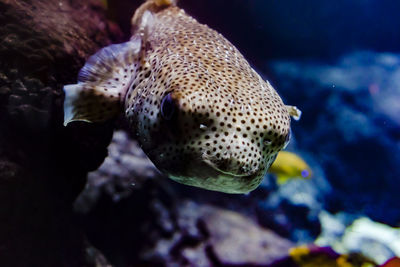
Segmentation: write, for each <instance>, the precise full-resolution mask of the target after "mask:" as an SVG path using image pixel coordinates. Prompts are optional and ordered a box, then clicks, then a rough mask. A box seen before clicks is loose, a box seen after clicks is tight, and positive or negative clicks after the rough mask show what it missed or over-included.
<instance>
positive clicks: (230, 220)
mask: <svg viewBox="0 0 400 267" xmlns="http://www.w3.org/2000/svg"><path fill="white" fill-rule="evenodd" d="M199 211H200V212H199V213H200V219H201V221H202V222H203V223H204V225H205V228H206V229H207V231H208V235H209V240H208V244H209V246H210V251H211V252H212V253H213V255H214V256H215V258H216V259H217V260H218V262H220V263H221V264H222V265H223V266H232V265H256V266H259V265H264V266H267V265H269V264H271V263H272V262H274V261H275V260H277V259H279V258H282V257H283V256H285V255H287V252H288V250H289V248H290V247H292V246H293V244H292V243H290V242H289V241H287V240H285V239H282V238H281V237H279V236H278V235H276V234H275V233H274V232H272V231H270V230H266V229H262V228H260V227H259V226H258V225H256V224H255V223H254V222H253V221H251V220H250V219H248V218H246V217H244V216H243V215H240V214H238V213H236V212H233V211H227V210H222V209H216V208H211V207H207V206H206V207H202V208H201V209H200V210H199Z"/></svg>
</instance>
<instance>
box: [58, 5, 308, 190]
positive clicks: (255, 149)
mask: <svg viewBox="0 0 400 267" xmlns="http://www.w3.org/2000/svg"><path fill="white" fill-rule="evenodd" d="M132 29H133V35H132V37H131V38H130V40H129V41H128V42H125V43H121V44H114V45H110V46H108V47H105V48H103V49H101V50H100V51H98V52H97V53H96V54H95V55H93V56H91V57H90V58H89V59H88V61H87V62H86V64H85V65H84V67H83V68H82V69H81V70H80V72H79V75H78V83H77V84H73V85H66V86H64V91H65V102H64V113H65V117H64V125H67V124H68V123H70V122H72V121H86V122H103V121H106V120H109V119H112V118H114V117H116V116H118V115H119V114H120V113H123V114H124V117H125V118H126V120H127V121H128V124H129V128H130V130H131V131H132V132H133V133H134V134H136V136H137V140H138V141H139V144H140V146H141V147H142V149H143V151H144V152H145V153H146V155H147V156H148V157H149V158H150V160H151V161H152V162H153V163H154V164H155V166H156V167H157V168H158V169H159V170H160V171H161V172H163V173H164V174H166V175H167V176H169V177H170V178H172V179H173V180H175V181H178V182H180V183H183V184H186V185H191V186H196V187H201V188H205V189H209V190H215V191H221V192H226V193H246V192H249V191H251V190H253V189H255V188H256V187H257V186H258V185H259V184H260V182H261V180H262V179H263V177H264V175H265V173H266V171H267V169H268V168H269V166H270V165H271V163H272V162H273V161H274V159H275V157H276V154H277V153H278V151H279V150H281V149H282V148H283V147H284V146H285V145H286V144H287V142H288V141H289V136H290V115H294V116H299V115H300V113H299V110H298V109H297V108H295V107H293V106H286V105H284V104H283V102H282V100H281V98H280V97H279V95H278V94H277V92H276V91H275V90H274V88H273V87H272V86H271V84H270V83H269V82H268V81H264V80H263V79H262V78H261V76H260V75H259V74H257V73H256V72H255V71H254V70H253V69H252V68H251V67H250V65H249V63H248V62H247V61H246V59H245V58H244V57H243V56H242V54H241V53H240V52H239V51H238V50H237V49H236V48H235V46H233V45H232V44H231V43H230V42H229V41H228V40H226V39H225V38H224V37H223V36H222V35H221V34H219V33H218V32H216V31H215V30H212V29H210V28H209V27H208V26H206V25H204V24H200V23H199V22H197V21H196V20H195V19H194V18H192V17H191V16H189V15H188V14H186V13H185V11H184V10H182V9H181V8H179V7H178V6H177V4H176V1H173V0H148V1H146V2H145V3H143V4H142V5H141V6H140V7H139V8H138V9H137V10H136V12H135V14H134V16H133V18H132Z"/></svg>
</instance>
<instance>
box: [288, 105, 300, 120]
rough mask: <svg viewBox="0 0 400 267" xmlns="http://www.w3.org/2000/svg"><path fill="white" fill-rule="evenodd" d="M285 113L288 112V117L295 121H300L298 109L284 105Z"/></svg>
mask: <svg viewBox="0 0 400 267" xmlns="http://www.w3.org/2000/svg"><path fill="white" fill-rule="evenodd" d="M286 108H287V111H288V112H289V115H290V116H291V117H292V118H293V119H295V120H296V121H298V120H300V117H301V110H300V109H298V108H297V107H296V106H289V105H286Z"/></svg>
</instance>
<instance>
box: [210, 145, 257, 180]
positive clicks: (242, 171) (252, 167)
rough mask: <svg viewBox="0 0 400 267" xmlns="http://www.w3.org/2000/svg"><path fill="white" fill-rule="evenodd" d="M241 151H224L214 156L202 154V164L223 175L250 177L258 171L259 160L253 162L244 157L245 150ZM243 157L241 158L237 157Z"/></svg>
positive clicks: (249, 158)
mask: <svg viewBox="0 0 400 267" xmlns="http://www.w3.org/2000/svg"><path fill="white" fill-rule="evenodd" d="M242 150H243V151H238V150H237V149H236V150H225V151H221V152H217V153H215V154H212V155H209V154H206V153H205V154H203V160H204V162H205V163H206V164H207V165H209V166H210V167H212V168H213V169H215V170H217V171H218V172H221V173H223V174H229V175H233V176H252V175H254V174H255V173H257V172H259V170H260V164H259V163H260V160H257V161H254V160H251V154H250V157H248V156H245V153H246V152H247V148H246V149H245V148H243V149H242ZM249 150H250V149H249ZM238 155H243V156H238Z"/></svg>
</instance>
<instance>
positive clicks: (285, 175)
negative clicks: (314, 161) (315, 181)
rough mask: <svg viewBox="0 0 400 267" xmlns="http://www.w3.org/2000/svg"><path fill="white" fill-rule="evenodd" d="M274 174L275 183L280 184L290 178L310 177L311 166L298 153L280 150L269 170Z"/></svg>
mask: <svg viewBox="0 0 400 267" xmlns="http://www.w3.org/2000/svg"><path fill="white" fill-rule="evenodd" d="M268 172H270V173H272V174H275V175H276V178H277V183H278V184H280V185H282V184H284V183H286V182H287V181H289V180H290V179H295V178H303V179H309V178H311V177H312V171H311V168H310V167H309V166H308V164H307V163H306V162H305V161H304V160H303V159H302V158H301V157H299V156H298V155H296V154H295V153H292V152H288V151H280V152H279V153H278V156H277V157H276V159H275V161H274V162H273V163H272V165H271V167H270V168H269V171H268Z"/></svg>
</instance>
